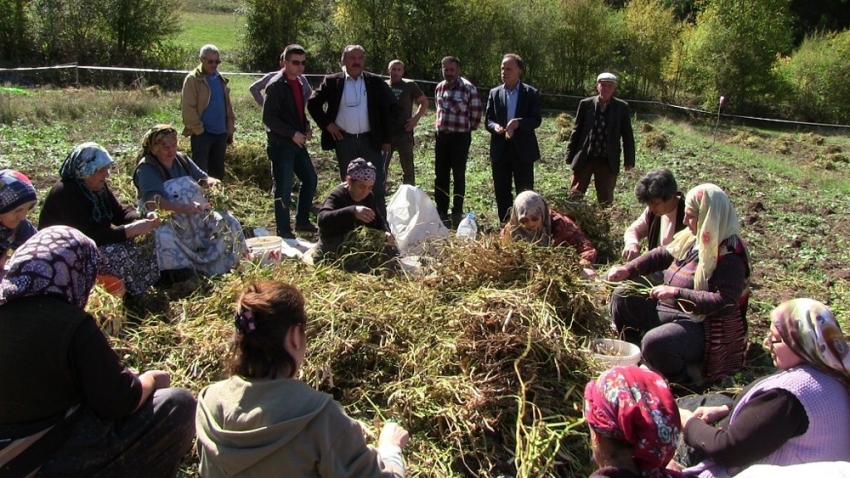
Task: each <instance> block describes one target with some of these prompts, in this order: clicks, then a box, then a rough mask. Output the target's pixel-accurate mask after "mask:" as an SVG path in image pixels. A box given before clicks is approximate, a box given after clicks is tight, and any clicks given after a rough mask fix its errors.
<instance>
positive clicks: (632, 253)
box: [622, 244, 640, 261]
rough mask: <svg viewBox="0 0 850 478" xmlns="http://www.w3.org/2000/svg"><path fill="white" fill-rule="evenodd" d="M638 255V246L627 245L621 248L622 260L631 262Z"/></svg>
mask: <svg viewBox="0 0 850 478" xmlns="http://www.w3.org/2000/svg"><path fill="white" fill-rule="evenodd" d="M639 255H640V244H629V245H627V246H626V247H624V248H623V254H622V256H623V260H625V261H633V260H635V259H636V258H637V257H638V256H639Z"/></svg>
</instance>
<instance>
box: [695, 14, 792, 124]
mask: <svg viewBox="0 0 850 478" xmlns="http://www.w3.org/2000/svg"><path fill="white" fill-rule="evenodd" d="M789 2H790V0H707V1H706V2H705V5H706V7H705V9H704V10H703V11H702V12H701V13H699V15H697V22H696V27H695V28H694V29H693V30H689V31H688V33H687V36H686V37H685V38H684V39H683V42H684V57H683V66H682V68H683V71H684V72H685V74H686V75H687V76H686V78H687V80H688V85H687V86H688V89H689V90H690V91H692V92H695V93H699V94H702V95H703V99H704V100H705V103H706V104H707V105H712V106H713V105H715V104H716V102H717V99H718V98H719V97H720V96H721V95H725V96H726V97H727V98H729V99H730V106H731V107H732V108H740V107H741V106H745V105H749V106H751V107H752V106H755V105H757V104H758V103H759V102H761V101H763V100H764V99H765V98H766V95H768V94H771V93H773V92H774V90H775V88H776V86H777V83H776V81H775V80H776V78H775V77H774V75H773V69H772V68H773V64H774V63H775V62H776V58H777V55H779V54H781V53H787V52H788V51H789V50H790V47H791V28H790V24H791V17H790V14H789Z"/></svg>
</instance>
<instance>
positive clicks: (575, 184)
mask: <svg viewBox="0 0 850 478" xmlns="http://www.w3.org/2000/svg"><path fill="white" fill-rule="evenodd" d="M616 89H617V77H616V76H615V75H614V74H612V73H602V74H600V75H599V76H598V77H597V78H596V91H598V92H599V95H597V96H591V97H590V98H585V99H583V100H581V103H579V105H578V111H577V112H576V117H575V123H574V124H573V131H572V133H570V140H569V142H568V143H567V155H566V158H565V159H566V162H567V163H568V164H569V165H570V168H571V169H572V170H573V180H572V184H571V186H570V189H571V190H572V191H573V193H574V194H576V195H582V196H583V195H584V194H585V193H586V192H587V187H588V186H589V185H590V179H591V177H593V183H594V186H595V187H596V200H597V201H599V204H601V205H603V206H610V205H612V204H613V202H614V186H615V185H616V184H617V175H618V174H619V173H620V140H621V138H622V150H623V155H624V156H625V165H624V166H625V169H626V171H629V170H631V169H632V168H633V167H634V166H635V137H634V134H633V133H632V120H631V116H630V113H629V105H628V103H626V102H625V101H623V100H621V99H619V98H614V90H616Z"/></svg>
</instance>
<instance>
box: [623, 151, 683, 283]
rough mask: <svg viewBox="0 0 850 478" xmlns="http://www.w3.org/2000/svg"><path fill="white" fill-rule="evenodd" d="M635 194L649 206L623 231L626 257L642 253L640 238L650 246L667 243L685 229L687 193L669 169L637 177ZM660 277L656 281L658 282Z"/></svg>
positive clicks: (629, 257) (654, 170)
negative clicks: (681, 190) (680, 188)
mask: <svg viewBox="0 0 850 478" xmlns="http://www.w3.org/2000/svg"><path fill="white" fill-rule="evenodd" d="M635 197H636V198H637V200H638V201H639V202H640V203H641V204H645V205H646V209H644V211H643V213H642V214H641V215H640V217H638V218H637V219H636V220H635V222H633V223H632V224H631V225H630V226H629V228H628V229H626V232H625V234H623V242H624V243H625V247H623V253H622V255H623V259H625V260H627V261H630V260H632V259H636V258H637V257H638V256H639V255H640V241H641V240H642V239H643V238H646V245H647V249H649V250H652V249H655V248H656V247H658V246H666V245H667V244H669V243H670V242H671V241H672V240H673V236H674V235H675V234H676V233H677V232H679V231H681V230H682V229H684V228H685V223H684V222H683V221H684V219H685V196H684V195H683V194H682V193H681V192H679V186H678V185H677V184H676V178H675V177H673V173H672V172H670V170H669V169H666V168H660V169H653V170H652V171H650V172H648V173H646V175H645V176H644V177H642V178H640V180H638V183H637V185H635ZM660 282H661V281H660V278H659V280H658V281H657V282H656V283H655V284H653V285H657V284H659V283H660Z"/></svg>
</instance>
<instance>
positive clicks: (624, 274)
mask: <svg viewBox="0 0 850 478" xmlns="http://www.w3.org/2000/svg"><path fill="white" fill-rule="evenodd" d="M628 278H629V270H628V269H626V268H625V267H623V266H614V267H612V268H610V269H608V274H607V275H606V276H605V279H606V280H609V281H611V282H620V281H621V280H626V279H628Z"/></svg>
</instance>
